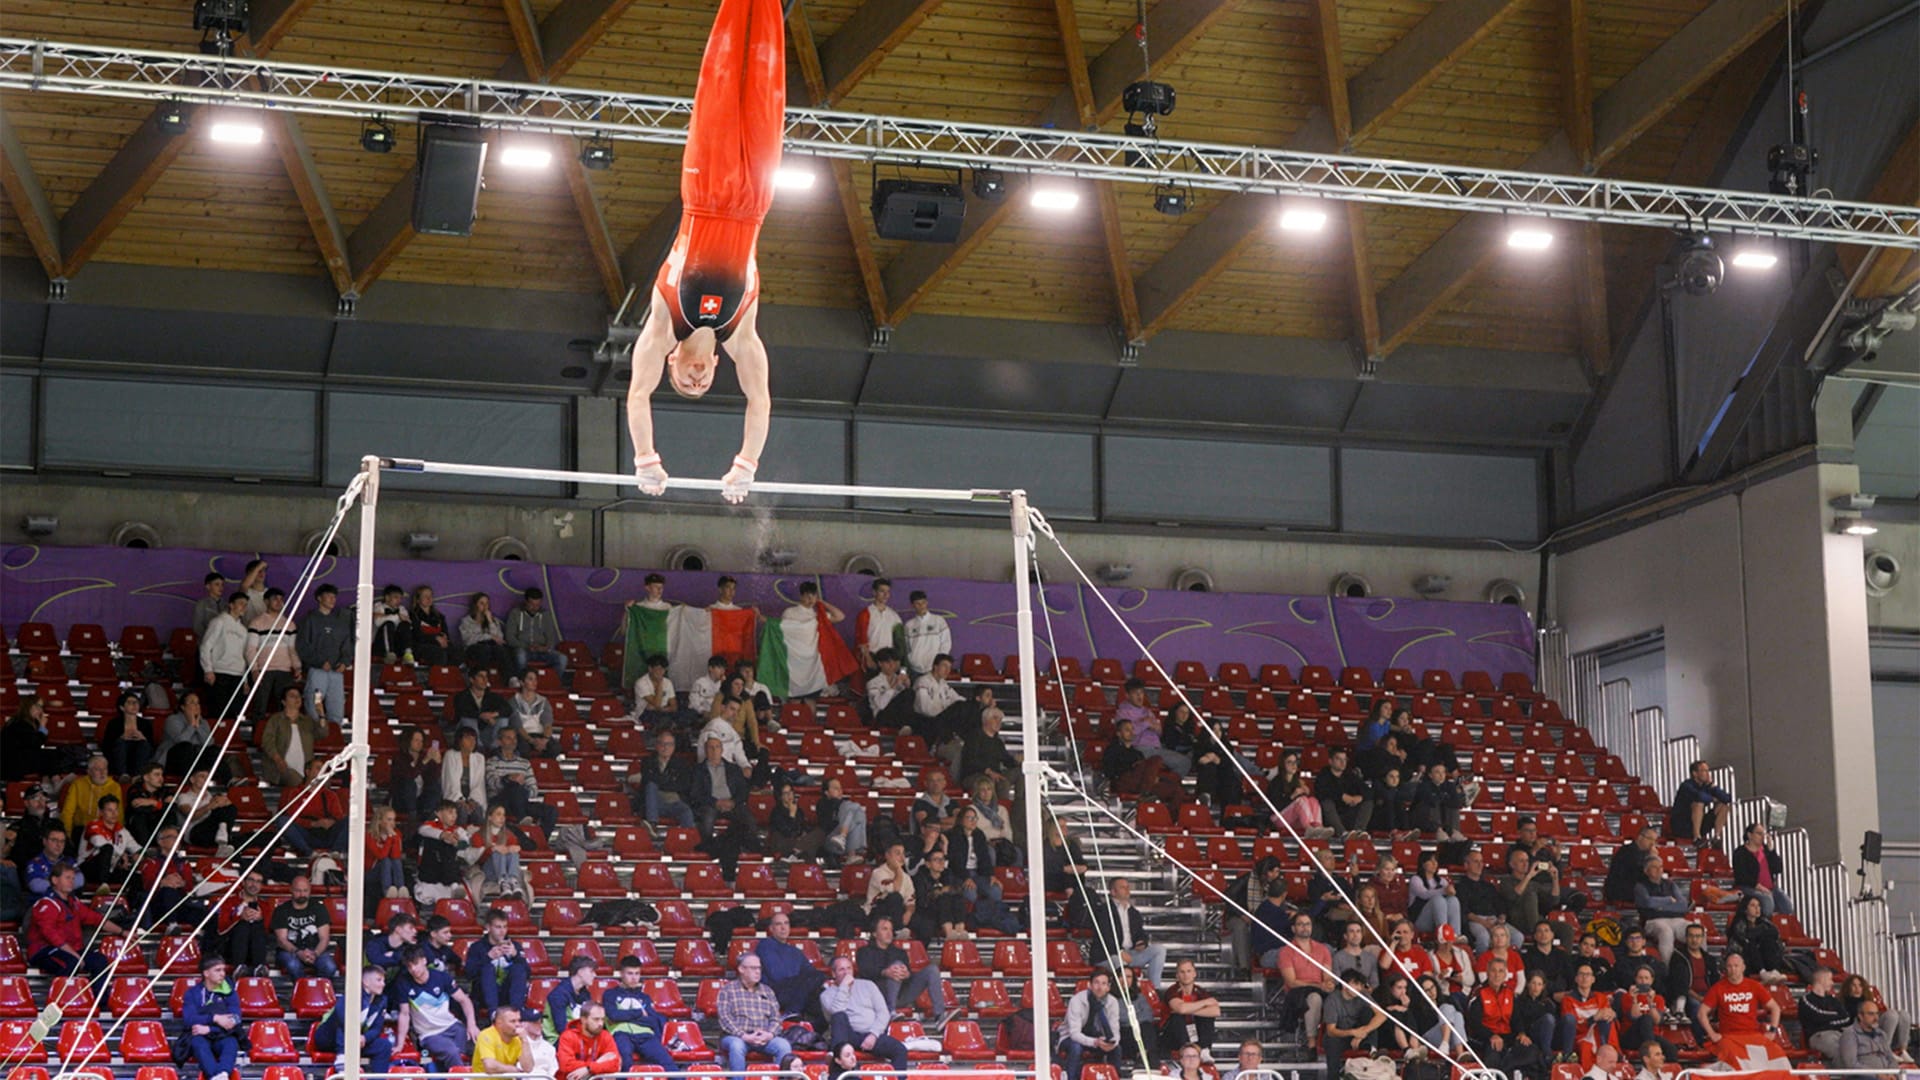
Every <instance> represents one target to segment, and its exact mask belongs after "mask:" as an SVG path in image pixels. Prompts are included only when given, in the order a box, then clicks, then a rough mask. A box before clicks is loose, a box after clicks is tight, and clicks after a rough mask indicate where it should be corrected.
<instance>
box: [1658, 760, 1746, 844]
mask: <svg viewBox="0 0 1920 1080" xmlns="http://www.w3.org/2000/svg"><path fill="white" fill-rule="evenodd" d="M1687 774H1688V775H1687V778H1686V779H1685V780H1682V781H1681V782H1680V787H1679V789H1678V790H1677V791H1675V792H1674V793H1673V808H1672V810H1671V811H1669V813H1668V815H1667V834H1668V835H1669V836H1672V837H1673V838H1674V839H1675V840H1692V841H1693V846H1694V847H1697V848H1703V847H1706V846H1707V845H1708V844H1711V843H1714V842H1715V839H1716V837H1715V834H1716V833H1718V832H1719V831H1720V823H1721V820H1722V819H1723V818H1724V817H1725V816H1726V811H1727V808H1729V807H1731V806H1732V805H1733V796H1732V795H1731V794H1729V793H1728V792H1727V791H1726V789H1725V788H1721V787H1716V786H1715V785H1714V782H1713V770H1712V769H1710V768H1708V767H1707V763H1706V762H1704V761H1696V762H1694V763H1693V764H1692V765H1690V766H1688V767H1687Z"/></svg>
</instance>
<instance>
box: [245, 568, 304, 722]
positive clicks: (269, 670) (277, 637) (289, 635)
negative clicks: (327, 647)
mask: <svg viewBox="0 0 1920 1080" xmlns="http://www.w3.org/2000/svg"><path fill="white" fill-rule="evenodd" d="M298 630H299V628H298V627H297V626H295V625H294V622H293V616H292V615H290V614H288V613H287V594H286V593H285V592H284V591H282V590H280V589H268V590H267V610H265V611H263V612H261V613H260V614H258V615H255V616H254V617H253V620H252V621H251V622H249V623H247V674H248V676H249V677H250V678H251V679H252V680H253V681H254V683H255V685H256V687H257V689H255V690H254V697H255V700H256V702H257V704H256V705H255V706H254V708H255V709H256V710H257V712H259V713H264V712H266V711H267V710H268V709H271V708H273V707H275V706H276V705H278V704H279V702H280V695H281V694H284V693H286V691H287V687H289V686H292V685H293V684H294V683H297V682H299V681H300V653H299V650H298V649H297V648H296V647H295V643H296V640H297V634H298Z"/></svg>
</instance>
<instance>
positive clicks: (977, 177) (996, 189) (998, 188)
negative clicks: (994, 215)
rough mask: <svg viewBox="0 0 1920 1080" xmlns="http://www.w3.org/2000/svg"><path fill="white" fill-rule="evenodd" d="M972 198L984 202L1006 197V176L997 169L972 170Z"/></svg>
mask: <svg viewBox="0 0 1920 1080" xmlns="http://www.w3.org/2000/svg"><path fill="white" fill-rule="evenodd" d="M973 196H974V198H976V199H981V200H984V201H986V202H999V201H1000V200H1001V199H1004V198H1006V197H1007V175H1006V174H1005V173H1003V172H1001V171H1000V170H998V169H975V170H973Z"/></svg>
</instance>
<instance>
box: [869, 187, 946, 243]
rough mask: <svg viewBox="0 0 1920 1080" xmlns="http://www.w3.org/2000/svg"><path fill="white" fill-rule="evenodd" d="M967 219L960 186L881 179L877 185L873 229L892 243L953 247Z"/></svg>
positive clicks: (874, 197) (874, 195)
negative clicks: (916, 242)
mask: <svg viewBox="0 0 1920 1080" xmlns="http://www.w3.org/2000/svg"><path fill="white" fill-rule="evenodd" d="M966 217H967V200H966V199H965V198H964V197H963V196H961V194H960V185H958V184H936V183H931V182H929V181H925V180H881V181H879V182H877V183H875V184H874V185H873V228H874V231H876V232H878V233H879V234H880V235H881V236H882V237H883V238H885V239H888V240H926V241H931V242H933V243H936V244H951V243H953V242H954V240H956V239H957V238H959V236H960V223H961V222H963V221H965V220H966Z"/></svg>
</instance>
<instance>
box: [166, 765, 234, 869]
mask: <svg viewBox="0 0 1920 1080" xmlns="http://www.w3.org/2000/svg"><path fill="white" fill-rule="evenodd" d="M226 788H227V785H226V784H225V783H224V782H223V781H221V779H220V778H219V776H218V775H217V774H215V773H213V772H212V771H210V770H208V769H207V768H206V767H205V766H201V767H200V768H196V769H194V770H193V771H192V772H190V773H188V774H187V779H186V781H185V782H184V783H182V784H181V785H180V790H179V791H177V792H175V793H174V796H173V813H174V817H175V819H176V820H178V821H179V822H180V824H181V825H182V826H184V827H185V829H186V833H187V840H188V842H189V843H191V844H193V845H194V846H196V847H210V848H216V849H226V851H228V852H230V851H231V850H232V845H231V844H230V843H229V841H231V840H233V839H235V838H236V837H237V836H238V833H239V826H240V810H239V808H238V807H236V806H234V805H233V800H232V799H229V798H228V797H227V790H226ZM222 857H223V858H224V857H225V856H224V854H223V855H222Z"/></svg>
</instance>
